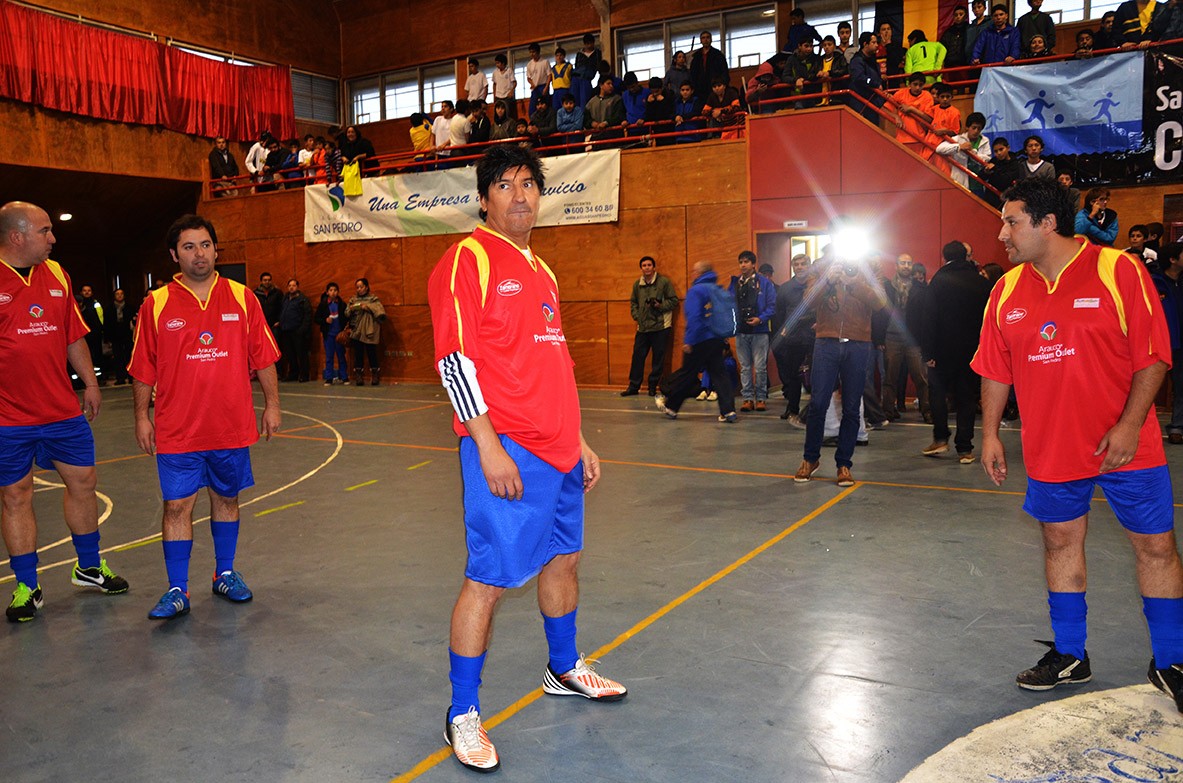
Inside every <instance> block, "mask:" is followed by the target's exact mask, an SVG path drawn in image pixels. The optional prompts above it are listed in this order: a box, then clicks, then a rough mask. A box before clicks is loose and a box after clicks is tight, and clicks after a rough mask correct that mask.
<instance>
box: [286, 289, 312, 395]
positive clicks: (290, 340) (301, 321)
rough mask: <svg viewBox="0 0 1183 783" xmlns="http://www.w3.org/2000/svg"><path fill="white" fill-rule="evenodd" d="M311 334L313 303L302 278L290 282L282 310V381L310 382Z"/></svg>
mask: <svg viewBox="0 0 1183 783" xmlns="http://www.w3.org/2000/svg"><path fill="white" fill-rule="evenodd" d="M311 335H312V303H311V302H309V301H308V297H306V296H304V292H303V291H301V290H300V281H299V280H297V279H296V278H294V277H293V278H292V279H291V280H289V281H288V292H287V294H286V295H285V296H284V297H283V301H282V303H281V305H280V309H279V346H280V350H281V351H282V352H283V363H284V370H285V372H284V375H283V378H282V380H284V381H288V382H292V381H298V382H300V383H307V381H308V378H309V375H310V371H309V366H308V341H309V338H310V337H311Z"/></svg>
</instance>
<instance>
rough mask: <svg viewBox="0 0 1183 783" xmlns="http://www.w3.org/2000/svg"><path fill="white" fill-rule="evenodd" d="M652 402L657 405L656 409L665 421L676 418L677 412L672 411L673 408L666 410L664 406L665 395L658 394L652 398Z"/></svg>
mask: <svg viewBox="0 0 1183 783" xmlns="http://www.w3.org/2000/svg"><path fill="white" fill-rule="evenodd" d="M653 402H654V403H655V404H656V405H657V409H658V410H659V411H661V412H662V413H664V414H665V417H666V418H667V419H676V418H678V412H677V411H676V410H674V409H673V408H667V407H666V406H665V395H664V394H659V395H657V396H656V397H654V398H653Z"/></svg>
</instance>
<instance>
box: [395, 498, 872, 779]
mask: <svg viewBox="0 0 1183 783" xmlns="http://www.w3.org/2000/svg"><path fill="white" fill-rule="evenodd" d="M859 486H860V484H855V485H854V486H853V487H848V488H846V489H844V490H842V491H841V492H839V493H838V494H837V495H835V496H834V497H832V498H830V499H829V500H827V501H826V502H825V503H822V504H821V505H820V506H818V507H817V508H815V509H814V510H813V511H810V512H809V513H808V514H806V515H805V516H803V517H801V518H800V519H798V520H797V521H796V522H794V523H793V524H791V525H789V526H788V527H787V528H785V529H784V530H782V531H781V532H779V533H777V534H776V535H775V536H773V537H772V538H770V539H768V540H767V541H765V542H764V543H763V544H760V546H758V547H756V548H755V549H753V550H752V551H750V552H748V553H747V554H746V555H744V556H743V557H741V558H739V559H738V560H736V561H735V562H734V563H732V564H731V565H729V566H727V567H726V568H723V569H722V570H720V571H717V572H715V573H714V574H713V575H712V576H710V577H709V578H707V579H704V580H703V581H701V582H699V583H698V584H697V585H695V586H694V587H692V588H691V589H689V590H687V591H686V592H685V593H682V594H681V595H680V596H678V597H677V598H675V599H674V600H672V601H670V602H669V603H667V604H666V605H665V606H663V607H661V608H660V609H658V610H657V611H656V612H654V613H653V614H651V615H649V616H648V617H646V618H645V619H644V620H641V621H640V622H639V623H637V624H636V625H634V626H633V627H632V628H629V629H628V630H627V631H625V632H624V633H622V634H620V635H619V636H617V637H616V638H615V639H613V640H612V641H610V642H608V644H605V645H604V646H603V647H601V648H599V649H598V650H594V651H592V653H591V655H589V656H587V657H588V658H601V657H603V656H605V655H607V654H608V653H610V652H612V651H613V650H615V649H616V648H617V647H619V646H620V645H622V644H624V643H625V642H627V641H628V640H629V639H631V638H633V637H634V636H636V635H637V634H639V633H640V632H641V631H644V630H645V629H646V628H648V627H649V626H651V625H653V624H654V623H655V622H657V621H658V620H660V619H661V618H663V617H665V616H666V615H667V614H669V613H670V612H672V611H673V610H674V609H677V608H678V607H679V606H681V605H682V604H684V603H686V602H687V601H689V600H690V599H691V598H693V597H694V596H696V595H698V594H699V593H701V592H702V591H704V590H706V589H707V588H708V587H711V586H713V585H714V584H715V583H716V582H719V581H720V580H722V579H724V578H725V577H727V576H729V575H731V574H732V573H734V572H735V571H736V570H738V569H739V568H741V567H742V566H744V565H746V564H747V563H749V562H751V561H752V560H753V559H755V558H756V557H759V556H760V555H761V554H763V553H764V552H766V551H768V550H769V549H771V548H772V547H774V546H776V545H777V544H779V543H780V542H781V541H783V540H784V539H785V538H787V537H788V536H789V535H790V534H791V533H793V532H795V531H797V530H799V529H800V528H802V527H804V526H805V525H806V524H808V523H809V522H811V521H813V520H814V519H816V518H817V517H819V516H821V515H822V514H824V513H825V512H826V511H828V510H829V509H831V508H833V507H834V506H836V505H837V504H838V503H840V502H841V501H842V500H844V499H845V498H847V497H849V496H850V494H851V493H852V492H854V491H855V490H856V489H858V488H859ZM541 696H542V689H541V688H537V689H535V690H533V691H531V692H530V693H527V694H526V695H525V696H523V697H522V698H520V699H518V700H517V701H515V702H514V703H513V704H511V705H509V706H508V707H506V708H505V709H503V710H502V711H501V712H499V713H497V714H496V715H494V716H493V717H492V718H490V719H489V720H487V721H486V720H483V719H482V720H481V723H482V725H484V727H485V728H486V729H492V728H495V727H497V726H498V725H499V724H501V723H504V722H505V721H507V720H509V719H510V718H512V717H513V716H514V715H516V714H517V713H518V712H520V711H521V710H522V709H524V708H526V707H528V706H529V705H531V704H533V703H534V702H535V701H537V700H538V699H539V698H540V697H541ZM451 755H452V749H451V748H448V747H443V748H440V749H439V750H437V751H435V752H434V753H432V754H431V755H430V756H428V757H427V758H425V759H423V760H422V761H420V762H419V763H418V764H416V765H415V766H413V767H411V768H410V769H409V770H407V771H406V772H404V773H403V774H401V775H399V776H398V777H396V778H393V779H392V780H391V781H390V783H407V782H408V781H411V780H414V779H415V778H417V777H419V776H420V775H422V774H423V773H424V772H426V771H427V770H429V769H431V768H432V767H434V766H435V765H436V764H439V763H440V762H441V761H443V760H444V759H446V758H448V756H451Z"/></svg>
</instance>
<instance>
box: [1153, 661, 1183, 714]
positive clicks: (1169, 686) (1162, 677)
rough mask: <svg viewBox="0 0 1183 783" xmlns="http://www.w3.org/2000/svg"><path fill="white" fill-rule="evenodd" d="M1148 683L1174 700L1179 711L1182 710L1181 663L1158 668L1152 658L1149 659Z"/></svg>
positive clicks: (1182, 682)
mask: <svg viewBox="0 0 1183 783" xmlns="http://www.w3.org/2000/svg"><path fill="white" fill-rule="evenodd" d="M1146 676H1147V677H1148V678H1149V679H1150V684H1151V685H1153V686H1154V687H1155V688H1158V689H1159V690H1160V691H1162V692H1163V693H1165V694H1166V695H1168V696H1170V697H1171V698H1172V699H1174V700H1175V706H1176V707H1178V708H1179V712H1183V664H1178V663H1176V664H1174V665H1172V666H1168V667H1167V668H1165V669H1159V668H1158V667H1157V664H1155V663H1154V659H1153V658H1151V659H1150V671H1148V672H1146Z"/></svg>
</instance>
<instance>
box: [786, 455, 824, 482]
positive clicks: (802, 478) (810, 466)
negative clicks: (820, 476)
mask: <svg viewBox="0 0 1183 783" xmlns="http://www.w3.org/2000/svg"><path fill="white" fill-rule="evenodd" d="M821 466H822V464H821V463H820V462H810V461H809V460H801V467H799V468H797V475H795V476H793V481H795V482H797V483H798V484H804V483H805V482H806V481H809V480H810V479H811V478H813V474H814V473H817V469H818V468H820V467H821Z"/></svg>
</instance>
